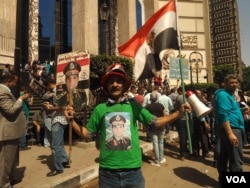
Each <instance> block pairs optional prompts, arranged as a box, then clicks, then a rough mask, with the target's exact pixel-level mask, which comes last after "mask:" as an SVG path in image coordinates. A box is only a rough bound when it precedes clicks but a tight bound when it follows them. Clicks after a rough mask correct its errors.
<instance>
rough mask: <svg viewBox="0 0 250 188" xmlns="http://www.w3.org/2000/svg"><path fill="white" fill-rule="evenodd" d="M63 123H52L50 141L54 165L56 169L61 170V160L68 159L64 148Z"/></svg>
mask: <svg viewBox="0 0 250 188" xmlns="http://www.w3.org/2000/svg"><path fill="white" fill-rule="evenodd" d="M65 127H66V126H65V125H62V124H60V123H58V122H57V123H55V124H54V125H52V129H51V130H52V132H51V133H52V141H51V148H52V153H53V157H54V165H55V169H56V170H63V165H62V163H63V162H66V161H68V160H69V157H68V154H67V153H66V151H65V149H64V136H63V135H64V129H65Z"/></svg>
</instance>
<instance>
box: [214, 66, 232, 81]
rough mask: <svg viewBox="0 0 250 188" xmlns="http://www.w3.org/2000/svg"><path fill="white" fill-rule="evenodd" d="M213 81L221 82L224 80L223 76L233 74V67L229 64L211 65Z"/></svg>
mask: <svg viewBox="0 0 250 188" xmlns="http://www.w3.org/2000/svg"><path fill="white" fill-rule="evenodd" d="M213 73H214V83H217V84H219V85H220V84H221V83H222V82H223V81H224V77H225V76H226V75H228V74H234V73H235V71H234V68H233V66H230V65H215V66H214V67H213Z"/></svg>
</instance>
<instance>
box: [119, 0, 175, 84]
mask: <svg viewBox="0 0 250 188" xmlns="http://www.w3.org/2000/svg"><path fill="white" fill-rule="evenodd" d="M176 19H177V17H176V7H175V0H169V1H168V3H167V4H166V5H165V6H163V7H162V8H161V9H160V10H159V11H157V12H156V13H155V14H154V15H153V16H152V17H151V18H149V19H148V21H147V22H146V23H145V24H144V25H143V26H142V27H141V28H140V30H139V31H138V32H137V33H136V34H135V35H134V36H133V37H132V38H131V39H130V40H129V41H128V42H126V43H125V44H123V45H121V46H119V47H118V50H119V53H120V55H123V56H126V57H131V58H134V61H135V65H134V76H135V79H136V80H138V79H139V80H140V79H146V78H152V77H153V76H155V72H156V71H159V70H161V68H162V64H161V60H160V53H161V52H162V51H163V50H166V49H178V38H177V37H178V36H177V29H176V27H177V20H176ZM152 39H153V40H152ZM150 42H153V43H152V44H150Z"/></svg>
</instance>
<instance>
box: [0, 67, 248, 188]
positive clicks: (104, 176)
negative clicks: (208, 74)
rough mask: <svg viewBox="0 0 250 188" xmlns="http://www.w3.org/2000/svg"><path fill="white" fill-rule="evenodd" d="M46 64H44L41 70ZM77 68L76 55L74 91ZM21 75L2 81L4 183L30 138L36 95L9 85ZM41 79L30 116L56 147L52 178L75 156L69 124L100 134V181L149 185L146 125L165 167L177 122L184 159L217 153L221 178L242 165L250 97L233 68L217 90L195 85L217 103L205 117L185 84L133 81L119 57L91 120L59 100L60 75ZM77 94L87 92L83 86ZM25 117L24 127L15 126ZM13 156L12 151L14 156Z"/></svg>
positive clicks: (40, 138)
mask: <svg viewBox="0 0 250 188" xmlns="http://www.w3.org/2000/svg"><path fill="white" fill-rule="evenodd" d="M34 67H35V65H34ZM26 68H27V67H26ZM27 69H28V68H27ZM45 69H46V67H45V66H44V68H43V70H45ZM37 70H39V68H38V69H37ZM27 71H29V72H31V73H32V79H36V78H35V77H34V75H35V74H36V73H35V72H36V71H35V70H33V69H32V70H27ZM45 71H46V72H47V70H45ZM79 72H80V68H79V67H78V65H77V63H73V62H71V63H70V64H69V65H68V66H66V68H65V70H64V74H65V83H66V87H67V88H68V89H69V88H71V89H69V90H70V91H72V86H73V85H75V87H76V86H77V83H78V77H79V76H78V74H79ZM47 73H48V72H47ZM40 76H41V77H42V74H40ZM41 77H40V78H39V80H40V81H41V80H42V79H41ZM32 79H31V80H32ZM17 81H18V78H17V76H16V74H15V73H13V72H12V71H5V72H4V74H3V75H2V79H1V84H0V90H1V92H0V93H1V94H0V104H1V105H0V109H1V125H4V126H1V127H2V128H1V129H4V130H5V132H6V134H4V135H1V136H0V145H1V148H6V149H4V150H1V154H0V161H4V160H7V161H9V162H8V163H3V162H0V167H1V168H0V169H1V172H0V175H1V177H0V186H1V187H6V186H8V185H11V184H12V183H13V182H12V181H13V176H14V171H15V168H16V167H17V165H18V155H19V151H20V150H26V149H27V148H28V146H27V145H25V144H24V143H27V141H25V140H24V138H25V133H26V131H27V122H28V119H29V111H28V109H29V106H30V105H32V103H33V98H32V97H30V95H29V93H28V92H27V88H22V90H21V93H20V97H19V98H18V99H15V97H14V96H13V95H12V93H11V89H12V88H13V87H15V86H16V83H17ZM42 82H43V83H42V84H44V86H46V93H45V94H44V95H43V97H42V100H43V104H41V109H40V110H38V111H37V112H36V113H35V114H34V115H33V117H32V123H33V125H34V127H35V130H36V139H37V145H38V146H44V147H46V148H51V150H52V154H53V159H54V169H51V171H50V172H49V173H48V174H47V176H49V177H50V176H55V175H58V174H61V173H63V170H64V168H69V167H70V163H71V161H70V158H69V156H68V154H67V153H66V152H65V149H64V131H65V128H66V127H67V126H68V124H70V123H71V124H72V127H73V129H74V131H75V133H77V134H78V135H79V137H83V138H86V137H88V135H89V134H96V135H99V138H98V139H99V146H98V148H99V150H100V162H99V166H100V168H99V185H100V187H119V186H120V185H121V183H122V182H123V183H124V182H125V183H126V184H127V186H131V187H144V185H145V180H144V177H143V174H142V170H141V165H142V156H141V149H140V145H139V131H143V132H145V133H146V137H147V141H149V142H152V144H153V151H154V156H153V157H152V162H151V164H152V165H153V166H156V167H160V166H161V164H162V163H165V162H166V161H167V156H164V152H163V151H164V144H165V141H166V140H164V137H165V135H167V134H169V132H170V130H171V129H176V130H177V132H178V142H179V159H180V160H185V159H186V157H187V156H189V155H191V156H194V157H203V158H212V157H213V159H214V167H216V168H217V169H218V173H219V180H221V173H222V172H226V171H227V170H228V169H229V171H232V172H241V171H242V170H243V169H242V164H243V160H244V156H243V147H244V146H245V145H247V144H248V143H249V130H250V127H249V125H250V120H249V119H250V118H249V117H250V113H249V104H250V98H249V97H248V96H247V95H246V94H245V93H244V92H243V91H241V90H239V89H238V87H239V85H238V79H237V77H235V76H234V75H228V76H226V77H225V80H224V83H223V84H222V88H221V89H218V90H217V91H216V92H214V93H207V92H205V91H202V90H199V89H196V90H194V91H193V92H194V93H195V95H196V96H197V98H198V99H199V100H200V101H201V102H202V103H204V104H205V105H207V106H208V107H209V108H211V109H212V110H211V112H210V113H209V114H208V115H207V116H205V117H202V118H199V117H197V116H196V114H195V112H194V111H192V107H191V106H190V105H189V104H188V103H186V100H185V93H183V91H185V89H183V88H182V87H180V86H176V87H173V88H170V85H169V83H168V82H167V77H165V79H164V81H162V83H161V82H159V80H156V81H154V79H152V81H151V82H136V83H133V84H132V83H131V81H130V80H129V79H128V78H127V76H126V72H125V70H124V68H123V66H122V65H121V64H119V63H115V64H112V65H111V66H109V67H108V68H107V73H106V74H104V76H103V77H102V80H101V87H102V88H103V92H104V93H105V95H106V96H107V98H108V99H107V101H105V102H102V103H100V104H96V107H95V109H94V111H93V113H92V114H91V116H90V119H89V121H88V122H86V121H79V118H78V116H79V113H78V112H77V110H79V109H78V107H77V106H76V105H74V102H73V104H72V103H70V102H67V103H66V105H64V106H61V105H58V103H57V102H58V100H57V99H58V98H57V95H56V90H57V88H56V83H55V80H54V79H51V77H46V79H45V80H44V81H42ZM67 84H68V85H67ZM30 86H33V85H30ZM33 89H35V88H33ZM74 91H77V90H76V89H74ZM81 92H82V90H81ZM76 96H82V95H80V94H79V93H77V95H76ZM83 96H84V97H81V99H82V102H81V106H82V105H83V104H85V103H86V100H87V97H86V93H84V95H83ZM65 97H66V98H65V100H68V99H69V94H68V93H67V92H66V93H65ZM65 100H64V101H65ZM76 101H78V102H79V101H81V100H79V99H76ZM10 109H11V110H10ZM186 112H187V114H186ZM80 115H81V114H80ZM10 117H11V119H10ZM20 122H21V123H22V125H23V126H22V127H19V129H15V131H13V130H14V127H15V126H17V124H20ZM84 123H86V124H84ZM7 125H9V127H8V128H7V127H6V126H7ZM187 126H189V131H190V132H189V131H188V127H187ZM7 132H8V133H7ZM189 133H190V139H191V140H189V135H188V134H189ZM190 141H191V144H192V145H191V148H190V145H189V144H190ZM28 149H29V148H28ZM209 151H212V152H209ZM211 153H213V155H211ZM9 155H11V156H12V157H11V158H8V157H7V156H9ZM6 157H7V158H6ZM121 161H122V163H121ZM121 173H123V174H126V175H125V176H123V178H122V179H121V178H120V177H121V176H119V175H120V174H121ZM110 175H111V176H112V178H110ZM116 177H117V178H116ZM111 179H112V181H110V180H111ZM128 180H129V181H128Z"/></svg>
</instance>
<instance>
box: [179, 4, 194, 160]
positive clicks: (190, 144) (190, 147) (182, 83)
mask: <svg viewBox="0 0 250 188" xmlns="http://www.w3.org/2000/svg"><path fill="white" fill-rule="evenodd" d="M175 9H176V30H177V40H178V57H179V67H180V76H181V87H182V96H183V102H184V103H186V102H187V100H186V96H185V93H186V92H185V85H184V79H183V74H182V61H183V57H182V55H181V38H180V31H179V29H178V14H177V0H175ZM185 119H186V126H187V134H188V135H187V136H188V144H189V153H190V154H191V155H192V154H193V148H192V139H191V134H190V124H189V116H188V113H187V112H185Z"/></svg>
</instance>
